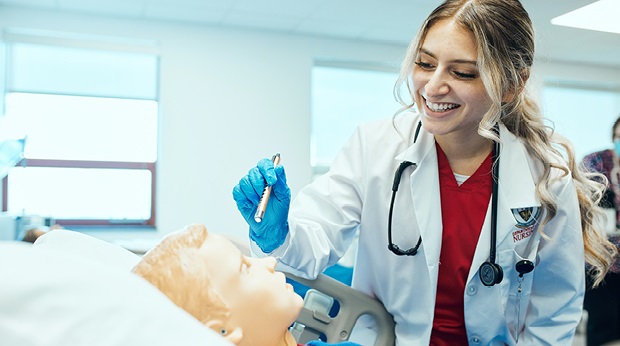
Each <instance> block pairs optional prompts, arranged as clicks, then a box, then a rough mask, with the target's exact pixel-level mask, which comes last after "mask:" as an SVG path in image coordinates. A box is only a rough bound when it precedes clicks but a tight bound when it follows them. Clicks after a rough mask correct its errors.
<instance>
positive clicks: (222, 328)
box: [205, 319, 243, 345]
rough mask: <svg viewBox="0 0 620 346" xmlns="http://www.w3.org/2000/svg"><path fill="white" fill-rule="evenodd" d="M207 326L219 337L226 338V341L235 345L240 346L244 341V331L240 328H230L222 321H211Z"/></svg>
mask: <svg viewBox="0 0 620 346" xmlns="http://www.w3.org/2000/svg"><path fill="white" fill-rule="evenodd" d="M205 326H207V327H209V328H211V329H212V330H214V331H215V332H216V333H218V334H219V335H221V336H223V337H224V338H226V340H228V341H230V342H232V343H233V344H235V345H239V343H240V342H241V340H242V339H243V330H241V328H240V327H230V326H226V324H225V323H224V322H223V321H221V320H218V319H216V320H210V321H208V322H205Z"/></svg>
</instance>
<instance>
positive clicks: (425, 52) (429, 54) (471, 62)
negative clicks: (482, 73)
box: [420, 48, 478, 66]
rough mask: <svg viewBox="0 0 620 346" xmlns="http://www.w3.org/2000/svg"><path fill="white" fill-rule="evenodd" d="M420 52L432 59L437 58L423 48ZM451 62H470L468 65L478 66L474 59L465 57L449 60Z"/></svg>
mask: <svg viewBox="0 0 620 346" xmlns="http://www.w3.org/2000/svg"><path fill="white" fill-rule="evenodd" d="M420 53H424V54H426V55H428V56H430V57H431V58H433V59H437V57H436V56H435V55H434V54H433V53H431V52H430V51H428V50H426V49H424V48H420ZM450 62H451V63H456V64H470V65H474V66H478V63H477V62H476V61H474V60H467V59H453V60H450Z"/></svg>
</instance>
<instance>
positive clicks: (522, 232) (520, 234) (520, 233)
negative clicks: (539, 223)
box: [512, 226, 534, 243]
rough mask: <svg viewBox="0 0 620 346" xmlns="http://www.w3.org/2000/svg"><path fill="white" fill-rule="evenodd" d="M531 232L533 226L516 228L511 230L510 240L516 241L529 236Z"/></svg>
mask: <svg viewBox="0 0 620 346" xmlns="http://www.w3.org/2000/svg"><path fill="white" fill-rule="evenodd" d="M533 232H534V226H530V227H527V228H521V229H518V230H516V231H514V232H512V240H513V241H514V242H515V243H516V242H518V241H521V240H523V239H525V238H527V237H529V236H531V235H532V233H533Z"/></svg>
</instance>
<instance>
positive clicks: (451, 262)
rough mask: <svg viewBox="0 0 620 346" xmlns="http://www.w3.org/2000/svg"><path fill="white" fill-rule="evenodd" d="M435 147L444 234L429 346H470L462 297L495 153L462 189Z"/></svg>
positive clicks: (490, 184)
mask: <svg viewBox="0 0 620 346" xmlns="http://www.w3.org/2000/svg"><path fill="white" fill-rule="evenodd" d="M435 146H436V148H437V158H438V164H439V189H440V197H441V222H442V224H443V233H442V242H441V254H440V256H439V277H438V279H437V299H436V301H435V318H434V319H433V331H432V333H431V341H430V345H432V346H443V345H446V346H448V345H451V346H452V345H467V332H466V330H465V315H464V308H463V307H464V301H463V295H464V292H465V283H466V281H467V275H468V273H469V268H470V267H471V262H472V260H473V258H474V252H475V251H476V244H477V243H478V238H479V236H480V231H481V230H482V224H483V223H484V218H485V215H486V212H487V209H488V206H489V200H490V198H491V192H492V188H493V181H492V175H491V174H492V173H491V168H492V153H491V154H489V156H488V157H487V158H486V159H485V160H484V161H483V162H482V164H481V165H480V167H478V169H477V170H476V172H474V174H473V175H472V176H471V177H469V178H468V179H467V180H465V182H463V183H462V184H461V185H460V186H459V185H458V184H457V181H456V178H455V177H454V173H453V172H452V169H451V168H450V164H449V162H448V158H447V157H446V154H445V153H444V152H443V150H441V148H440V147H439V145H438V144H437V143H435Z"/></svg>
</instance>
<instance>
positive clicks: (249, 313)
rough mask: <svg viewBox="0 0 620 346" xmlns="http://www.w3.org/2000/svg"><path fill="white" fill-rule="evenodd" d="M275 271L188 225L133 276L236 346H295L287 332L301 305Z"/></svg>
mask: <svg viewBox="0 0 620 346" xmlns="http://www.w3.org/2000/svg"><path fill="white" fill-rule="evenodd" d="M275 265H276V260H275V259H274V258H271V257H267V258H261V259H259V258H251V257H247V256H244V255H243V254H242V253H241V252H240V251H239V249H238V248H237V247H236V246H235V245H233V243H232V242H230V241H229V240H228V239H226V238H224V237H222V236H220V235H217V234H209V233H208V232H207V229H206V228H205V227H204V226H203V225H190V226H187V227H186V228H184V229H182V230H180V231H177V232H174V233H171V234H169V235H168V236H166V237H165V238H164V239H163V240H162V241H161V242H160V243H159V244H158V245H157V246H156V247H155V248H154V249H152V250H151V251H149V252H148V253H147V254H146V255H144V257H143V258H142V260H141V261H140V262H139V263H138V264H137V265H136V267H135V268H134V269H133V272H134V273H136V274H138V275H139V276H141V277H143V278H144V279H146V280H147V281H149V282H150V283H151V284H153V285H154V286H156V287H157V288H158V289H159V290H160V291H162V292H163V293H164V294H165V295H166V296H168V298H169V299H170V300H172V301H173V302H174V303H175V304H176V305H178V306H179V307H181V308H182V309H184V310H185V311H187V312H188V313H190V314H191V315H192V316H194V317H195V318H196V319H198V320H199V321H200V322H201V323H203V324H204V325H206V326H207V327H209V328H211V329H213V330H214V331H216V332H218V333H220V334H221V335H222V336H223V337H225V338H227V339H228V340H229V341H230V342H232V343H234V344H236V345H255V346H261V345H264V346H274V345H296V342H295V340H294V338H293V337H292V335H291V334H290V333H289V332H288V327H289V326H290V325H291V324H292V323H293V322H294V321H295V319H296V318H297V316H298V314H299V312H300V310H301V308H302V307H303V300H302V298H301V297H300V296H299V295H297V294H296V293H295V292H294V291H293V289H292V287H291V285H289V284H287V283H286V280H285V276H284V274H282V273H280V272H276V271H275V270H274V268H275Z"/></svg>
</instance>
